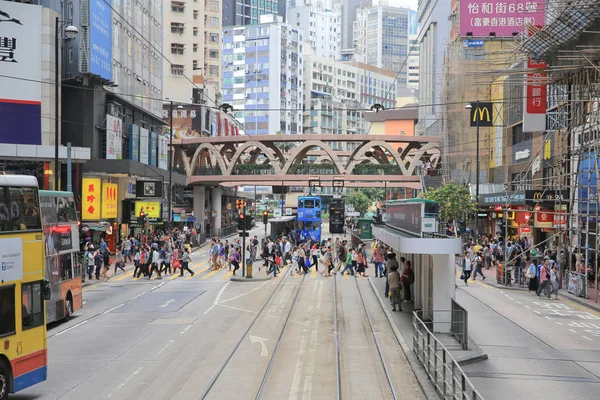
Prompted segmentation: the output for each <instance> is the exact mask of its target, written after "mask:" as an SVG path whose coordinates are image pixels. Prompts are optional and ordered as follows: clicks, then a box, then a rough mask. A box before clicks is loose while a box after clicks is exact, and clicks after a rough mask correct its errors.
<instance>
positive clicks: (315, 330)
mask: <svg viewBox="0 0 600 400" xmlns="http://www.w3.org/2000/svg"><path fill="white" fill-rule="evenodd" d="M322 302H323V281H319V292H318V294H317V318H316V320H315V321H314V322H313V327H312V333H311V336H310V349H309V354H310V356H309V358H308V360H309V361H308V364H307V366H306V373H305V374H304V378H305V379H304V389H303V390H302V398H303V399H305V398H306V399H308V400H310V399H311V398H312V389H313V375H314V371H315V358H316V353H317V338H318V337H319V322H320V319H321V318H320V317H319V315H320V314H319V310H320V309H321V303H322Z"/></svg>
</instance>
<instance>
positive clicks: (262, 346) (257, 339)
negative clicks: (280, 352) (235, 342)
mask: <svg viewBox="0 0 600 400" xmlns="http://www.w3.org/2000/svg"><path fill="white" fill-rule="evenodd" d="M248 336H249V338H250V343H260V356H261V357H267V356H268V355H269V348H268V347H267V345H266V344H265V342H266V341H267V340H269V339H267V338H263V337H260V336H252V335H248Z"/></svg>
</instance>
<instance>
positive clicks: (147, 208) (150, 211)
mask: <svg viewBox="0 0 600 400" xmlns="http://www.w3.org/2000/svg"><path fill="white" fill-rule="evenodd" d="M140 211H144V213H145V214H146V215H147V216H148V218H160V201H136V202H135V216H136V217H137V216H138V215H140Z"/></svg>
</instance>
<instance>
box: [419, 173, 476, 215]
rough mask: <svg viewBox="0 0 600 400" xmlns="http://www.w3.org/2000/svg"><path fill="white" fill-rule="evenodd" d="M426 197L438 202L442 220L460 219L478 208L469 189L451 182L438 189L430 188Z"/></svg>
mask: <svg viewBox="0 0 600 400" xmlns="http://www.w3.org/2000/svg"><path fill="white" fill-rule="evenodd" d="M425 198H426V199H428V200H434V201H436V202H437V203H438V206H439V214H438V217H439V219H440V221H443V222H453V221H459V220H461V219H463V218H465V220H466V218H467V217H468V216H469V214H471V213H473V212H474V211H475V210H476V207H475V203H474V202H473V199H471V194H470V193H469V189H468V188H466V187H464V186H459V185H457V184H456V183H454V182H449V183H447V184H445V185H444V186H441V187H439V188H437V189H429V190H428V191H427V193H425Z"/></svg>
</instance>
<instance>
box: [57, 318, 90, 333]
mask: <svg viewBox="0 0 600 400" xmlns="http://www.w3.org/2000/svg"><path fill="white" fill-rule="evenodd" d="M88 321H89V320H87V319H86V320H85V321H82V322H80V323H78V324H77V325H73V326H72V327H70V328H67V329H65V330H64V331H60V332H58V333H57V334H56V335H54V336H59V335H62V334H63V333H66V332H68V331H70V330H71V329H75V328H77V327H78V326H81V325H83V324H85V323H86V322H88Z"/></svg>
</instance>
